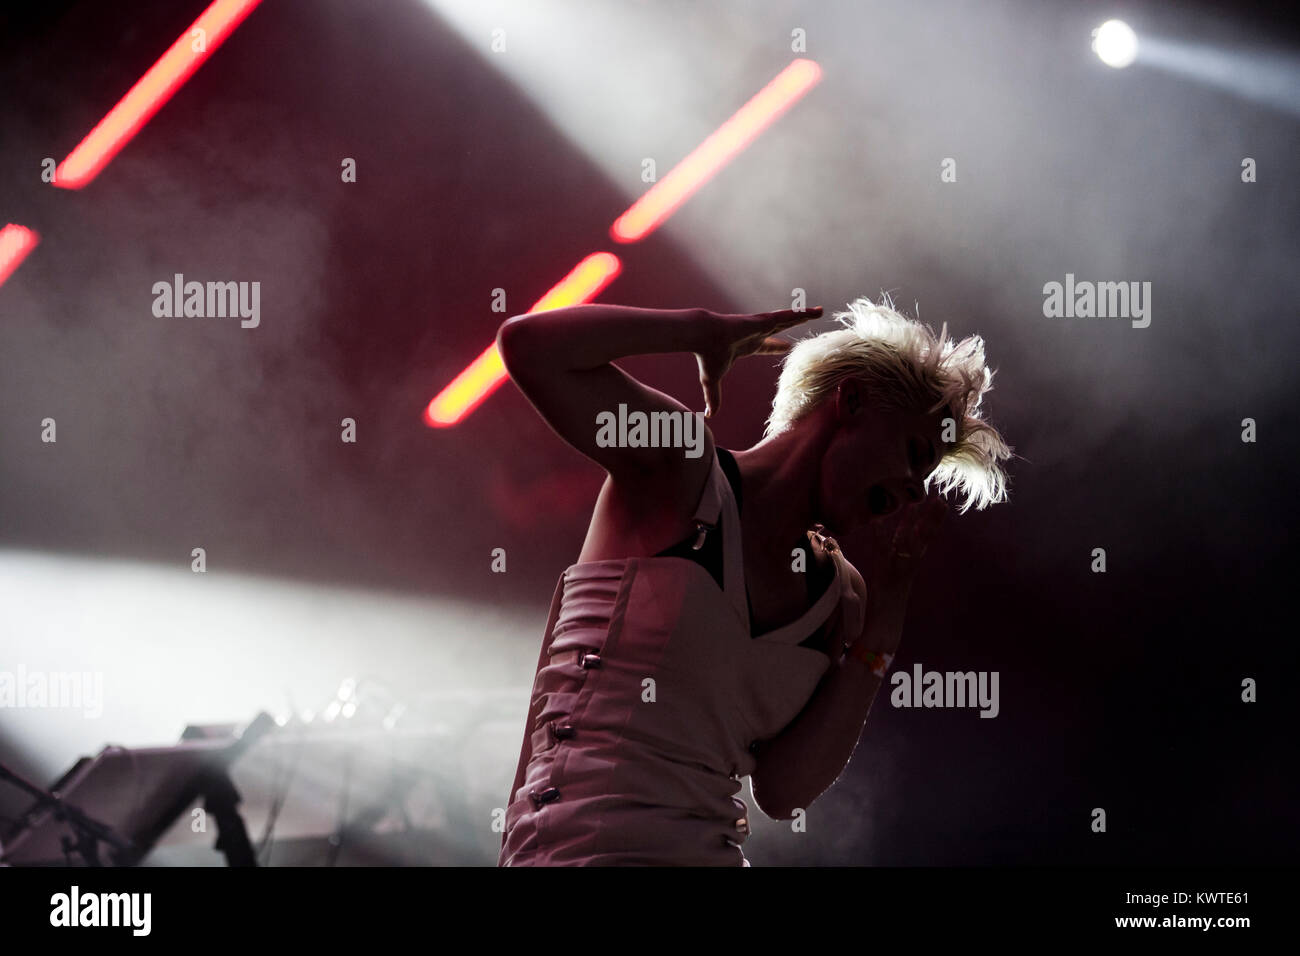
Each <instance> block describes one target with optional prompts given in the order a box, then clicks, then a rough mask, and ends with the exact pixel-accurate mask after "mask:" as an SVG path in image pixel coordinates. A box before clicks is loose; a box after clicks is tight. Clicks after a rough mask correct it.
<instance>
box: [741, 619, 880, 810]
mask: <svg viewBox="0 0 1300 956" xmlns="http://www.w3.org/2000/svg"><path fill="white" fill-rule="evenodd" d="M901 634H902V625H901V621H884V620H876V621H872V622H869V623H868V624H867V627H866V630H865V631H864V633H863V634H862V636H861V637H860V638H859V639H858V640H859V641H860V642H861V643H862V645H863V646H864V647H865V648H868V649H870V650H872V651H874V652H876V653H887V654H891V655H892V654H893V653H894V651H895V650H896V649H897V647H898V644H899V639H900V637H901ZM884 681H885V678H884V677H883V676H877V675H876V674H874V673H872V670H871V667H870V666H869V665H867V664H864V663H863V662H862V661H860V660H857V659H855V658H854V657H853V656H851V655H848V654H846V655H845V656H844V657H842V658H840V659H839V660H838V661H836V662H835V663H833V664H832V665H831V668H830V670H829V671H827V673H826V675H825V676H824V677H823V678H822V680H821V683H820V684H818V685H817V690H816V691H815V692H814V693H813V696H812V697H811V698H810V699H809V701H808V703H807V705H805V707H804V709H803V710H802V711H800V713H799V716H798V717H796V718H795V719H794V721H792V722H791V723H790V725H789V726H788V727H786V729H785V730H784V731H782V732H781V734H780V735H779V736H777V737H776V738H775V739H773V740H771V741H769V742H768V743H767V744H766V745H760V750H759V756H758V769H756V770H755V771H754V773H753V775H752V777H751V780H750V783H751V785H752V786H753V789H754V800H755V802H757V803H758V805H759V808H760V809H761V810H762V811H763V812H764V813H766V814H767V815H768V816H770V817H772V818H773V819H779V820H786V819H790V818H791V817H793V816H794V811H795V810H796V809H805V810H806V809H807V807H808V805H809V804H811V803H812V802H813V800H815V799H816V798H817V797H818V796H820V795H821V794H822V793H824V792H825V791H826V790H827V789H829V788H830V786H831V785H832V784H833V783H834V782H835V781H836V779H838V778H839V776H840V774H841V773H842V772H843V771H844V768H845V766H847V764H848V762H849V758H850V757H852V756H853V751H854V749H855V748H856V747H857V744H858V739H859V737H861V735H862V728H863V726H864V725H865V724H866V721H867V715H868V714H869V713H870V711H871V705H872V702H873V701H874V700H875V699H876V694H877V693H878V692H879V690H880V688H881V685H882V684H883V683H884Z"/></svg>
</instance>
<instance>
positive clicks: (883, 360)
mask: <svg viewBox="0 0 1300 956" xmlns="http://www.w3.org/2000/svg"><path fill="white" fill-rule="evenodd" d="M834 317H835V319H836V320H838V321H839V322H840V323H841V324H842V325H844V326H845V328H842V329H833V330H831V331H828V332H823V333H821V334H820V335H813V336H809V337H808V338H805V339H801V340H800V341H798V342H796V343H795V344H794V347H793V348H791V350H790V351H789V352H787V353H786V354H785V357H784V360H783V362H782V367H781V377H780V380H779V382H778V383H777V389H776V397H775V398H774V399H773V401H772V414H771V415H770V416H769V417H768V419H767V427H766V429H765V430H764V433H763V435H764V438H768V437H771V436H773V435H779V434H781V433H782V432H784V431H786V430H788V429H789V428H790V427H792V426H793V425H794V423H795V422H797V421H799V420H800V419H801V418H803V416H804V415H806V414H807V413H808V412H809V411H811V410H812V408H813V407H814V406H816V405H817V404H818V403H819V402H820V401H821V400H822V399H823V398H825V397H826V396H827V395H828V394H829V393H831V392H833V391H834V390H835V388H836V387H837V386H838V385H839V384H840V383H841V382H843V381H845V380H847V379H857V380H859V381H861V382H862V383H863V385H864V386H865V389H866V393H867V395H868V396H869V398H870V400H872V401H874V402H875V403H876V404H877V405H878V406H880V407H884V408H890V409H897V410H899V411H905V412H911V411H916V412H924V413H926V414H932V413H934V412H936V411H938V410H939V409H941V408H946V409H947V410H948V411H949V414H950V415H951V417H952V418H953V420H954V422H955V423H956V426H957V429H956V440H955V441H953V442H952V443H951V444H949V445H948V447H947V450H946V451H944V452H943V454H942V455H941V456H940V459H939V464H938V466H937V467H936V468H935V469H934V471H933V472H932V473H931V474H930V477H929V478H928V479H927V480H926V491H927V492H928V491H929V490H930V488H931V487H932V486H933V487H936V488H937V489H938V490H939V492H940V493H941V494H947V493H948V492H950V491H952V490H954V489H956V490H958V491H959V492H961V493H962V494H963V495H964V496H965V498H964V501H963V502H962V505H961V508H960V510H961V512H963V513H964V512H965V511H967V510H968V509H969V508H970V507H971V505H974V506H975V507H976V508H977V509H980V510H983V509H984V508H986V507H987V506H988V505H991V504H996V503H998V502H1000V501H1005V500H1006V498H1007V475H1006V472H1005V471H1004V470H1003V468H1002V465H1001V462H1002V461H1004V460H1005V459H1008V458H1010V457H1011V454H1012V449H1011V448H1010V446H1008V445H1007V443H1006V442H1005V441H1004V440H1003V438H1002V436H1001V435H1000V434H999V433H998V431H997V429H996V428H994V427H993V426H992V425H991V424H989V422H987V421H985V419H984V418H983V416H982V415H981V413H980V403H981V402H982V401H983V398H984V394H985V393H986V392H988V391H989V390H991V389H992V387H993V386H992V382H993V369H990V368H989V367H988V366H987V365H986V364H985V361H984V340H983V339H982V338H980V336H978V335H970V336H967V337H966V338H964V339H962V340H961V341H960V342H954V341H953V340H952V339H950V338H949V337H948V325H947V323H944V325H943V328H942V330H941V331H940V332H939V334H938V335H937V336H936V335H935V333H934V330H933V329H931V328H930V327H929V326H925V325H922V324H921V323H920V322H918V321H916V320H915V319H910V318H908V317H907V316H905V315H902V314H901V313H899V312H896V311H895V310H894V304H893V302H892V301H890V299H889V296H888V295H884V296H882V300H881V303H880V304H879V305H877V304H875V303H873V302H872V301H871V300H870V299H868V298H865V297H862V298H858V299H856V300H854V301H853V302H850V303H849V306H848V311H845V312H837V313H835V316H834Z"/></svg>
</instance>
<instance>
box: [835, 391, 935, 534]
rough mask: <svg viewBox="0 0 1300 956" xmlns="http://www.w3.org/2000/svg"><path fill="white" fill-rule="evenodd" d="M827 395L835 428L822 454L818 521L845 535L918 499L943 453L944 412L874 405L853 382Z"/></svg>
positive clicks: (921, 496)
mask: <svg viewBox="0 0 1300 956" xmlns="http://www.w3.org/2000/svg"><path fill="white" fill-rule="evenodd" d="M846 384H848V385H849V387H847V388H844V389H841V391H840V392H839V393H838V394H837V395H835V396H832V397H831V399H830V400H831V401H833V402H835V403H836V404H835V414H834V416H833V418H832V421H833V422H834V423H835V425H836V431H835V433H834V435H833V436H832V438H831V441H830V443H829V445H828V446H827V448H826V452H825V454H824V456H823V458H822V473H821V507H822V511H823V512H824V513H823V515H822V516H821V517H820V518H819V519H818V520H820V521H822V522H823V523H824V524H825V525H826V527H827V531H828V532H829V533H830V534H832V535H834V534H848V533H849V532H851V531H853V530H854V529H856V528H860V527H862V526H863V525H865V524H867V523H868V522H870V521H873V520H876V519H879V518H884V517H887V516H888V515H891V514H893V513H894V512H896V511H898V510H899V509H900V508H903V507H906V506H907V505H908V504H911V503H913V502H917V501H920V500H921V499H922V498H923V497H924V496H925V487H924V482H925V480H926V479H927V478H928V477H929V476H930V473H931V472H933V471H934V469H935V467H936V466H937V465H938V463H939V459H940V457H941V456H942V454H943V450H944V444H943V440H942V435H943V421H944V418H946V417H947V416H948V414H949V413H948V412H947V411H945V410H942V409H941V410H940V411H938V412H935V413H933V414H930V415H927V414H925V413H908V412H901V411H894V410H890V409H881V408H878V407H876V406H875V405H873V404H872V403H871V402H870V401H869V400H868V399H867V398H866V396H865V394H864V393H863V392H862V391H861V390H860V389H859V388H858V387H857V386H856V384H854V383H846Z"/></svg>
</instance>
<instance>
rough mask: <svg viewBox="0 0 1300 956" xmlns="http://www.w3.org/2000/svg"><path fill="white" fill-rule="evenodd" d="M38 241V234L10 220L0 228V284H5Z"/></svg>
mask: <svg viewBox="0 0 1300 956" xmlns="http://www.w3.org/2000/svg"><path fill="white" fill-rule="evenodd" d="M40 241H41V237H40V234H39V233H37V232H36V231H35V230H33V229H28V228H27V227H26V226H19V225H15V224H14V223H12V222H11V223H9V225H7V226H5V227H4V228H3V229H0V285H4V284H5V281H6V280H7V279H8V278H9V277H10V276H11V275H13V274H14V270H16V269H17V268H18V267H19V266H20V265H22V264H23V260H24V259H26V258H27V255H28V253H30V252H31V251H32V250H33V249H35V248H36V246H37V245H38V244H39V243H40Z"/></svg>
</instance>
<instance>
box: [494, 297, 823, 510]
mask: <svg viewBox="0 0 1300 956" xmlns="http://www.w3.org/2000/svg"><path fill="white" fill-rule="evenodd" d="M820 314H821V310H820V309H812V310H808V311H807V312H800V313H794V312H790V311H781V312H770V313H759V314H756V315H724V314H719V313H715V312H710V311H708V310H706V309H643V308H636V307H633V306H621V305H576V306H570V307H568V308H563V309H553V310H550V311H547V312H537V313H532V314H529V315H521V316H516V317H512V318H510V319H507V320H506V321H505V322H504V323H503V324H502V325H501V328H500V330H499V331H498V332H497V347H498V349H499V350H500V352H501V357H502V359H503V360H504V362H505V366H506V371H507V372H509V373H510V377H511V378H512V379H513V380H514V382H515V384H516V385H518V386H519V389H520V391H522V392H523V393H524V395H525V397H527V399H528V400H529V401H530V402H531V403H532V405H533V407H534V408H536V409H537V411H538V413H539V414H540V415H541V416H542V418H543V419H545V421H546V423H547V424H548V425H550V426H551V428H552V429H554V430H555V432H556V434H558V435H559V436H560V437H561V438H563V439H564V440H565V441H566V442H568V444H570V445H571V446H573V447H574V448H576V449H577V450H578V451H580V452H582V454H584V455H586V456H587V457H588V458H590V459H591V460H592V461H594V462H596V463H597V464H599V465H600V466H601V467H602V468H604V469H605V470H606V471H607V472H609V474H610V476H611V478H612V479H613V480H614V482H615V484H618V485H622V486H624V487H629V486H637V487H642V488H644V489H646V490H647V491H652V490H655V489H659V488H660V485H661V483H662V481H663V480H664V477H665V476H666V475H670V474H671V475H673V476H677V477H679V478H680V479H681V486H682V488H688V489H696V490H698V488H699V486H700V485H702V484H703V481H704V477H705V475H706V474H707V470H708V468H709V467H710V465H711V462H712V458H713V438H712V436H711V435H710V434H709V431H708V429H707V428H706V429H705V430H704V447H703V449H702V454H700V455H699V457H697V458H687V457H686V456H685V454H684V453H683V450H682V449H681V448H607V447H601V445H600V444H598V442H597V435H598V431H599V429H598V425H597V417H598V416H599V415H600V414H601V413H604V412H608V413H612V414H614V415H618V412H619V406H620V405H626V406H627V411H628V412H629V413H630V412H634V411H641V412H645V413H646V414H647V415H651V414H653V413H656V412H676V413H679V414H682V415H689V414H693V413H692V412H691V411H690V409H688V408H687V407H686V406H685V405H683V404H682V403H681V402H679V401H677V400H676V399H675V398H673V397H672V396H670V395H665V394H664V393H663V392H660V391H658V390H657V389H654V388H651V387H650V386H648V385H645V384H644V383H642V382H639V381H637V380H636V379H635V378H633V377H632V376H630V375H628V374H627V373H626V372H624V371H623V370H622V369H620V368H618V367H617V366H616V365H614V364H613V360H614V359H618V358H623V357H626V356H629V355H642V354H653V353H664V352H691V353H694V354H695V356H696V360H697V363H698V365H699V369H700V380H701V385H702V386H703V388H704V392H705V396H706V405H708V406H709V408H708V409H707V410H706V414H712V412H713V411H716V406H717V403H718V400H719V396H720V392H719V384H720V382H721V379H722V376H723V375H725V374H726V371H727V369H728V368H729V367H730V365H731V363H732V362H733V361H734V360H735V359H736V358H739V357H740V356H742V355H746V354H754V353H776V352H780V351H783V350H784V349H785V348H788V345H787V344H786V343H784V342H781V341H780V340H776V339H771V338H769V336H771V335H773V334H775V333H776V332H778V331H781V330H782V329H785V328H789V327H790V326H792V325H795V324H798V323H800V322H805V321H807V320H808V319H810V318H814V317H816V315H820Z"/></svg>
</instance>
